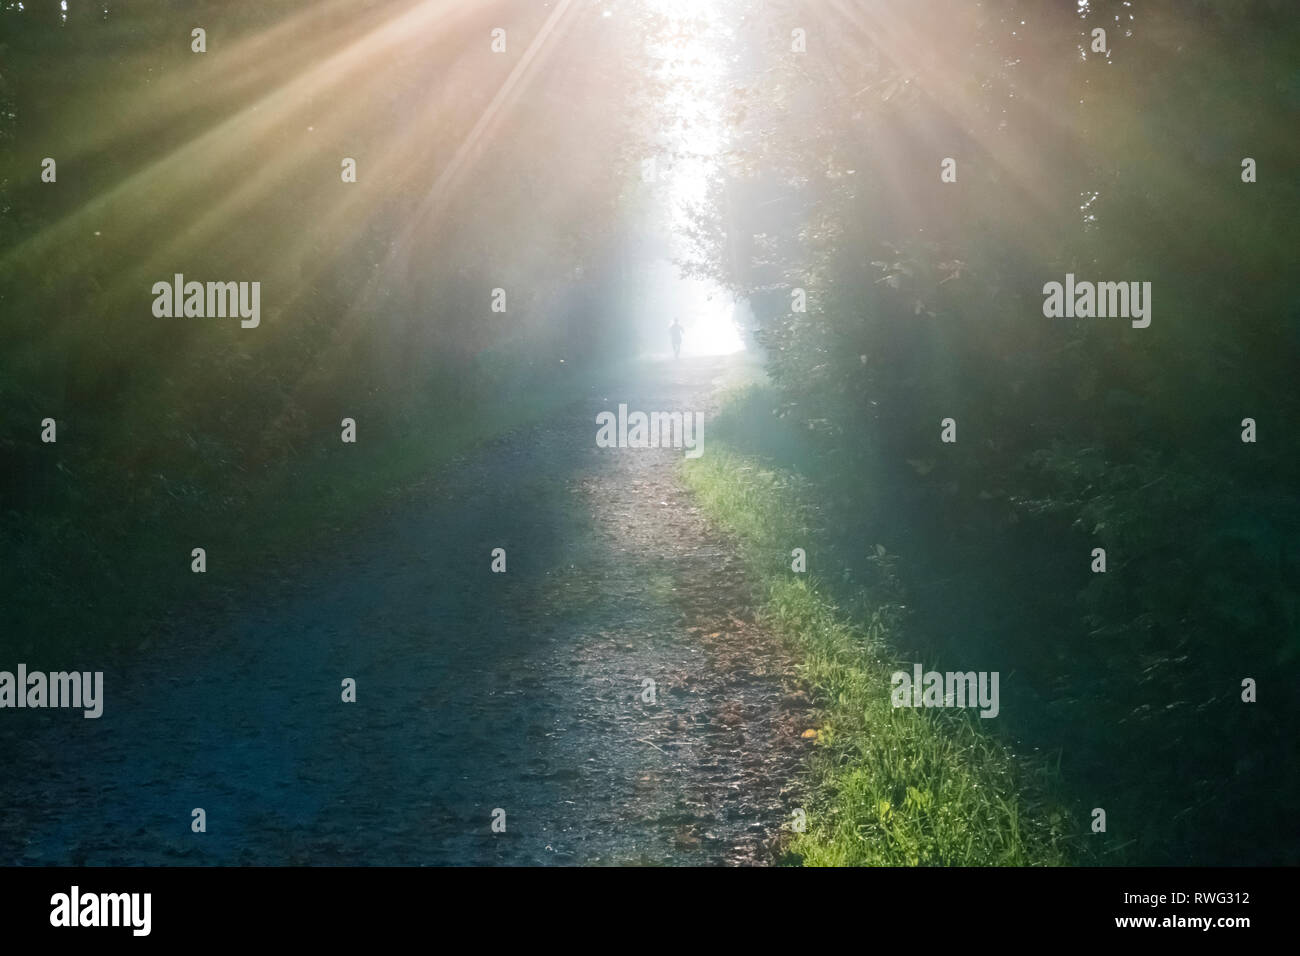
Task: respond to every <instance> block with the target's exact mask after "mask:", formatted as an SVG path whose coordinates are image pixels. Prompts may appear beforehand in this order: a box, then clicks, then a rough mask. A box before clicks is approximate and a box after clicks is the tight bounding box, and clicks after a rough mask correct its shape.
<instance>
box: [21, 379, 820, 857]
mask: <svg viewBox="0 0 1300 956" xmlns="http://www.w3.org/2000/svg"><path fill="white" fill-rule="evenodd" d="M723 367H724V362H723V360H717V359H695V360H683V361H682V362H681V363H680V364H676V365H673V364H663V365H660V366H658V372H657V373H656V374H653V375H650V376H648V377H647V378H646V380H645V381H643V382H642V383H640V384H639V385H637V386H635V387H632V388H629V389H628V390H627V391H626V392H625V393H624V394H609V395H599V396H597V395H593V396H592V397H591V399H590V400H584V401H583V402H580V403H578V404H577V405H575V406H574V407H573V408H572V409H570V410H569V411H567V412H566V413H565V414H563V415H560V416H556V417H555V418H554V419H553V420H552V421H551V422H548V423H546V424H543V425H541V426H537V427H531V428H528V429H524V430H521V431H519V432H517V433H515V434H513V435H510V436H507V437H506V438H503V439H500V440H497V441H495V442H493V443H491V444H489V445H486V446H484V447H482V448H480V449H479V450H478V451H476V452H475V453H474V454H472V455H470V456H467V457H466V458H465V459H464V460H461V461H459V462H457V463H456V467H455V468H454V469H453V470H452V471H450V472H449V473H448V474H446V475H445V476H443V477H441V478H439V479H437V480H430V481H428V482H427V483H425V484H424V485H422V486H420V487H417V488H415V489H412V491H411V492H410V493H409V494H407V495H405V496H403V497H402V498H401V499H400V500H399V501H397V502H395V503H394V504H392V505H390V506H389V507H388V509H387V513H386V514H383V515H380V516H377V517H376V518H375V519H374V520H372V521H370V522H368V523H367V524H366V526H365V528H364V530H362V531H360V532H353V533H352V534H351V535H350V536H348V537H346V538H344V539H341V540H340V541H339V542H338V543H337V547H336V548H331V549H330V550H329V552H328V553H319V554H313V555H308V556H306V557H305V558H304V561H303V563H302V565H301V566H300V567H299V568H296V569H295V570H294V571H293V572H292V573H291V574H288V575H286V576H285V577H283V578H282V579H280V580H276V581H270V582H267V583H266V586H265V587H264V588H261V589H260V590H259V592H258V593H249V594H248V595H246V598H245V600H244V601H243V602H242V604H243V607H242V610H238V611H236V612H234V613H231V614H229V615H227V616H224V617H223V618H222V619H221V620H217V621H213V622H208V623H203V624H200V623H194V624H193V625H192V626H191V628H190V629H189V630H187V631H185V632H184V633H178V634H177V635H176V639H175V640H174V641H173V642H171V643H170V644H169V648H170V649H169V650H167V651H165V652H158V653H155V655H154V656H153V657H151V658H150V659H149V660H148V661H137V662H135V663H134V664H133V666H132V669H131V670H130V671H129V672H107V673H106V674H105V685H106V691H105V696H106V704H105V714H104V716H103V717H102V718H101V719H99V720H97V721H95V720H83V719H82V718H81V717H80V716H79V715H73V714H70V713H69V712H66V711H30V710H24V711H13V712H11V713H10V714H9V716H8V719H7V720H6V722H5V726H4V735H3V737H0V748H2V749H3V752H4V754H5V755H6V757H7V760H12V761H13V763H12V764H11V766H13V767H15V768H19V774H20V776H18V777H17V778H16V779H14V778H11V785H12V784H13V783H14V782H17V781H21V786H20V787H18V788H17V792H16V793H15V792H13V789H14V788H13V787H12V786H11V787H10V788H9V789H10V790H11V792H10V794H9V797H8V799H7V800H6V801H5V804H6V806H5V807H4V809H3V810H0V814H2V815H3V818H2V819H0V834H24V835H25V838H24V839H23V840H22V841H21V843H20V844H19V845H17V846H13V845H10V846H5V845H3V844H0V862H4V863H11V862H26V863H71V864H92V865H94V864H125V863H159V864H165V863H196V864H197V863H207V864H213V863H224V864H233V863H252V864H305V863H311V864H332V863H348V864H362V863H365V864H370V863H388V864H460V863H471V864H476V863H511V864H544V863H640V862H645V863H670V862H671V863H687V864H689V863H724V862H726V863H734V862H742V863H756V862H760V863H761V862H768V861H769V860H770V858H771V857H770V850H771V846H772V844H773V841H774V839H775V838H776V837H777V836H778V834H779V833H780V828H781V825H782V823H783V822H784V821H786V820H788V819H789V814H790V811H791V810H792V809H793V807H794V806H796V805H798V797H797V793H795V792H787V788H788V787H789V785H790V784H791V782H792V781H794V780H796V779H797V777H798V773H799V770H800V766H801V761H802V759H803V756H804V754H805V752H806V746H807V744H806V743H805V742H803V741H801V740H800V739H799V734H800V732H801V731H802V729H803V728H804V727H805V726H807V724H806V723H805V721H806V720H807V715H806V706H807V705H806V701H805V699H804V698H803V696H802V695H801V694H800V693H799V692H798V690H797V685H796V682H795V680H794V678H793V674H792V664H791V661H790V660H789V658H788V656H787V655H786V654H785V653H784V652H783V651H782V649H781V648H780V647H779V646H778V644H777V642H776V641H775V640H774V639H772V638H771V637H770V636H769V635H767V634H766V633H764V631H763V630H762V629H761V628H759V627H758V626H756V625H755V624H754V623H753V621H752V618H751V614H750V610H749V603H750V601H751V595H750V593H749V591H748V588H747V586H746V582H745V579H744V575H743V573H742V571H741V568H740V565H739V562H738V559H737V557H736V556H735V553H734V551H733V549H732V548H731V547H730V546H729V544H728V543H727V542H726V541H725V540H723V539H722V538H720V537H719V536H718V535H717V534H716V533H714V532H712V531H710V529H709V528H708V526H707V524H706V522H705V521H704V519H703V518H702V516H701V515H700V514H699V513H698V512H697V510H696V509H695V507H694V505H693V504H692V502H691V499H690V497H689V495H688V493H687V491H686V490H685V488H684V487H683V485H682V484H681V482H680V479H679V477H678V473H677V466H678V464H679V462H680V460H681V452H680V451H674V450H649V451H639V450H615V449H598V448H596V447H595V441H594V438H595V416H596V413H597V412H598V411H600V410H603V409H607V408H608V409H613V408H616V407H617V404H618V403H619V402H621V401H622V402H627V403H628V404H629V406H630V407H632V408H634V409H636V408H640V409H644V410H647V411H650V410H672V409H681V410H687V409H689V410H698V409H703V410H706V412H707V411H708V410H709V409H710V408H711V405H710V402H711V399H710V397H709V396H710V392H711V388H712V382H713V381H714V380H715V378H716V377H717V376H718V374H719V373H720V372H721V371H722V370H723ZM705 436H706V437H705V449H706V451H705V453H706V454H707V449H708V432H707V426H706V432H705ZM496 547H502V548H505V549H506V552H507V568H508V570H507V572H506V573H505V574H493V573H491V571H490V570H489V564H490V552H491V550H492V549H493V548H496ZM32 666H33V667H36V666H37V662H32ZM345 677H353V678H355V679H356V681H357V693H358V700H357V702H356V703H353V704H345V703H342V702H341V701H340V682H341V681H342V679H343V678H345ZM646 679H651V680H653V681H655V684H656V690H657V701H656V703H654V704H653V705H651V704H648V703H645V702H644V701H643V700H642V690H643V686H644V685H643V681H644V680H646ZM73 722H75V724H76V726H75V727H70V726H69V724H71V723H73ZM194 807H202V808H204V809H205V810H206V812H207V826H208V829H207V832H206V833H203V834H194V833H192V832H191V830H190V819H191V817H190V811H191V809H192V808H194ZM496 808H501V809H504V810H505V811H506V832H504V833H496V834H494V833H493V832H492V831H491V826H490V824H491V815H492V812H493V810H494V809H496Z"/></svg>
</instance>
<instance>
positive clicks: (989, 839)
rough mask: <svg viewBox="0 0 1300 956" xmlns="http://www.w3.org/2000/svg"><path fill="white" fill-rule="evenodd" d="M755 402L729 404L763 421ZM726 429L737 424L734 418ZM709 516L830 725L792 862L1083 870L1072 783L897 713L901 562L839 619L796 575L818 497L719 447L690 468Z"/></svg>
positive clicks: (958, 732)
mask: <svg viewBox="0 0 1300 956" xmlns="http://www.w3.org/2000/svg"><path fill="white" fill-rule="evenodd" d="M755 397H756V392H755V390H753V389H750V390H746V391H743V392H741V393H739V397H732V398H731V399H730V401H729V403H728V405H729V409H730V411H731V413H732V414H733V416H736V417H739V418H744V417H745V416H746V415H749V414H751V412H750V411H748V410H746V409H744V408H743V407H742V406H744V405H745V403H746V402H750V403H751V404H752V400H754V399H755ZM724 415H725V413H724ZM683 467H684V469H685V475H686V480H687V482H688V484H689V485H690V486H691V488H692V489H693V490H694V491H695V493H696V495H697V497H698V500H699V502H700V504H701V506H702V507H703V509H704V510H705V512H706V513H707V514H709V515H710V516H711V517H712V518H713V519H714V520H715V521H716V522H717V523H718V524H720V525H721V526H723V527H724V528H726V529H728V530H729V531H730V532H732V533H733V534H734V535H735V536H736V537H737V538H738V539H739V541H740V546H741V550H742V554H743V558H744V560H745V562H746V564H747V566H748V568H749V570H750V572H751V574H752V575H753V576H754V578H755V580H757V581H758V582H759V584H760V586H761V588H762V589H763V591H764V592H765V600H764V602H763V605H762V614H763V617H764V622H765V623H766V624H767V625H768V626H769V627H771V628H772V629H773V630H774V631H775V632H777V633H778V634H779V635H781V636H782V637H783V638H784V639H785V640H787V641H788V642H790V644H791V645H792V646H793V647H794V648H795V650H796V652H797V653H798V655H799V656H800V658H801V664H800V672H801V676H802V678H803V679H804V681H805V682H806V684H807V686H808V687H809V688H810V689H811V690H812V691H813V693H814V695H815V698H816V700H817V702H818V705H819V707H820V709H821V728H820V731H819V734H818V740H817V743H818V747H817V749H816V751H815V756H814V758H813V766H812V774H813V782H814V793H815V796H814V800H813V801H812V802H813V805H812V806H811V807H809V808H807V827H806V832H804V833H801V834H796V835H794V836H793V838H792V840H791V841H790V843H789V845H788V855H787V862H790V863H803V864H804V865H811V866H878V865H887V866H922V865H941V866H989V865H992V866H1033V865H1065V864H1069V863H1074V862H1080V861H1081V860H1082V849H1081V844H1082V838H1083V836H1084V834H1086V833H1087V832H1088V819H1089V818H1088V817H1087V816H1086V815H1085V814H1084V813H1083V812H1082V811H1081V810H1079V809H1075V810H1073V811H1072V810H1070V809H1068V808H1067V807H1066V805H1065V802H1064V801H1063V799H1062V798H1061V796H1060V790H1061V788H1060V781H1059V777H1058V775H1057V773H1056V770H1055V768H1054V767H1052V766H1051V765H1049V764H1047V763H1046V762H1045V761H1042V760H1031V759H1028V758H1025V757H1022V756H1017V755H1014V754H1013V753H1012V752H1011V751H1010V749H1009V748H1008V746H1007V745H1006V744H1005V743H1004V742H1003V741H1001V740H1000V739H998V738H997V737H996V736H994V735H992V734H991V733H990V732H989V731H988V730H986V729H985V728H983V727H981V726H980V723H981V722H980V720H979V718H977V717H974V716H973V715H971V714H970V712H967V711H954V710H924V709H912V708H897V709H895V708H894V707H892V706H891V703H890V689H891V685H890V674H891V673H892V672H893V671H895V670H898V669H908V667H907V665H906V664H905V663H904V662H901V661H895V660H893V659H892V657H893V655H892V654H891V650H890V648H891V645H892V646H897V644H898V643H899V641H898V638H899V637H900V636H901V635H900V634H899V632H898V628H899V627H900V626H901V625H900V623H899V620H900V617H901V615H900V614H899V611H900V610H901V604H900V601H901V598H900V595H901V584H900V582H898V581H897V579H896V576H895V575H894V572H893V570H892V568H893V563H892V561H891V560H890V558H891V556H890V555H888V554H887V553H885V552H884V550H883V549H881V548H877V549H876V552H877V553H876V555H875V556H874V559H873V562H872V563H873V572H874V577H875V580H874V582H873V585H872V587H870V588H869V589H864V590H863V591H862V592H861V593H860V594H858V595H857V599H856V600H854V601H853V602H842V603H846V604H847V606H848V607H849V608H851V610H845V607H844V606H841V604H837V603H836V602H835V600H833V599H832V598H831V597H830V596H829V589H828V588H827V587H825V586H824V585H823V583H821V582H819V580H818V578H817V576H816V574H815V573H814V574H802V573H795V572H793V571H792V570H791V561H792V559H791V551H792V549H793V548H795V547H802V548H804V549H805V550H806V551H807V553H808V555H809V559H810V567H812V568H813V569H814V570H815V556H816V554H817V544H818V541H817V532H816V528H815V520H814V517H813V515H812V514H811V512H810V509H809V508H808V507H807V506H806V505H805V504H804V503H805V502H808V501H810V500H813V499H812V498H811V497H810V496H811V495H813V494H814V491H813V489H812V488H811V486H810V485H809V483H808V482H807V481H806V479H803V478H801V477H799V476H798V475H796V474H794V473H793V472H791V471H788V470H785V469H782V468H777V467H770V466H767V465H765V464H764V463H763V462H761V461H760V460H759V459H758V458H756V457H753V456H749V455H746V454H742V453H741V451H740V450H738V449H737V448H736V447H735V446H734V445H729V444H727V443H725V442H722V441H719V439H718V429H716V428H715V430H714V433H713V437H712V440H711V444H710V447H709V449H708V451H707V453H706V454H705V455H704V456H702V457H701V458H699V459H696V460H693V461H687V462H685V463H684V465H683Z"/></svg>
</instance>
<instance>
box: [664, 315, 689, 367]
mask: <svg viewBox="0 0 1300 956" xmlns="http://www.w3.org/2000/svg"><path fill="white" fill-rule="evenodd" d="M685 331H686V330H685V329H684V328H682V324H681V323H680V322H678V321H677V320H676V319H673V324H672V325H670V326H668V337H669V338H670V339H672V340H673V358H681V357H682V333H683V332H685Z"/></svg>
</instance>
